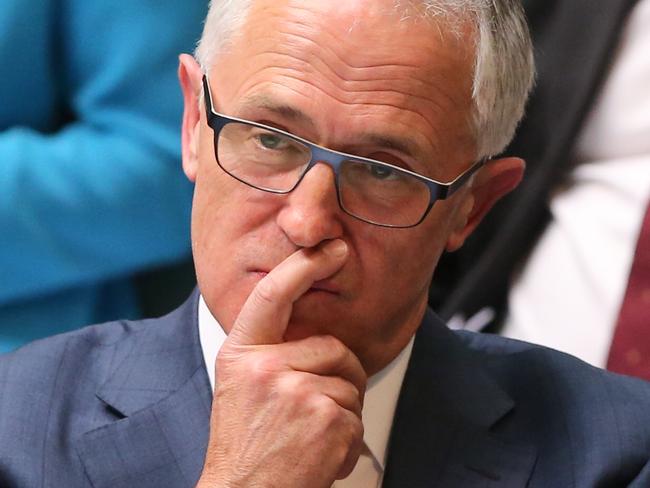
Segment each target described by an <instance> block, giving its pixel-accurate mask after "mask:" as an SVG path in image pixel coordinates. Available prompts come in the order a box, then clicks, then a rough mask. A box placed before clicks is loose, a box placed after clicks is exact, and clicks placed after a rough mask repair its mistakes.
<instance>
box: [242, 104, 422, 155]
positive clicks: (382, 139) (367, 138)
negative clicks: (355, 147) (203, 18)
mask: <svg viewBox="0 0 650 488" xmlns="http://www.w3.org/2000/svg"><path fill="white" fill-rule="evenodd" d="M242 105H243V106H249V107H255V108H257V109H259V108H261V109H264V110H267V111H269V112H272V113H275V114H277V115H279V116H281V117H283V118H285V119H288V120H290V121H291V122H294V123H296V124H302V125H307V126H309V127H310V128H312V129H313V128H315V127H316V124H315V123H314V121H313V120H312V118H311V117H310V116H309V115H307V114H306V113H305V112H303V111H302V110H300V109H298V108H296V107H293V106H291V105H288V104H284V103H278V102H277V101H276V100H274V99H273V98H271V97H269V96H268V95H266V94H264V93H255V94H252V95H250V96H248V97H246V98H244V99H243V102H242ZM358 142H359V144H367V145H372V146H377V147H380V148H384V149H392V150H394V151H398V152H401V153H403V154H405V155H406V156H408V157H410V158H412V159H414V160H418V157H421V156H422V150H421V149H420V148H419V146H418V145H417V144H416V143H415V142H414V141H413V140H411V139H407V138H400V137H394V136H391V135H388V134H380V133H373V132H367V133H364V134H363V135H361V137H360V138H359V141H358Z"/></svg>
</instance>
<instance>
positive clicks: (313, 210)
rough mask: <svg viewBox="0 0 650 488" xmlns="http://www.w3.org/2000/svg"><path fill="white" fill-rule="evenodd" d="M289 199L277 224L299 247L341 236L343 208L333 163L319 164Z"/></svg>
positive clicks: (304, 178)
mask: <svg viewBox="0 0 650 488" xmlns="http://www.w3.org/2000/svg"><path fill="white" fill-rule="evenodd" d="M285 198H286V203H285V205H284V206H283V207H282V209H281V210H280V212H279V213H278V215H277V223H278V225H279V227H280V228H281V229H282V230H283V232H284V233H285V234H286V236H287V237H288V238H289V239H290V240H291V242H293V243H294V244H295V245H296V246H298V247H315V246H317V245H318V244H320V243H321V242H322V241H324V240H329V239H335V238H338V237H341V235H342V233H343V226H342V223H341V210H340V208H339V204H338V200H337V197H336V184H335V180H334V173H333V170H332V168H331V167H330V166H328V165H327V164H324V163H318V164H316V165H315V166H314V167H313V168H311V169H310V170H309V171H308V172H307V174H305V176H304V177H303V179H302V181H301V182H300V184H299V185H298V186H297V187H296V188H295V189H294V190H293V191H292V192H291V193H289V194H288V195H287V196H286V197H285Z"/></svg>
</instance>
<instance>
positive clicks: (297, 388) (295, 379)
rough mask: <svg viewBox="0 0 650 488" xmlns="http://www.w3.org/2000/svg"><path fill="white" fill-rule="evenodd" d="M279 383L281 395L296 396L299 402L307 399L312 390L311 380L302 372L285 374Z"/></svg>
mask: <svg viewBox="0 0 650 488" xmlns="http://www.w3.org/2000/svg"><path fill="white" fill-rule="evenodd" d="M277 385H278V386H277V388H278V390H279V393H280V394H281V395H284V396H287V397H291V398H295V399H296V400H297V401H299V402H303V401H306V400H307V398H308V397H309V395H310V393H311V392H312V388H311V384H310V382H309V381H308V380H307V378H305V377H304V376H303V375H301V374H296V373H294V374H286V375H283V376H282V377H281V378H280V379H279V380H278V383H277Z"/></svg>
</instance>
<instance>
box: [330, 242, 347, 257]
mask: <svg viewBox="0 0 650 488" xmlns="http://www.w3.org/2000/svg"><path fill="white" fill-rule="evenodd" d="M324 251H325V253H326V254H329V255H330V256H333V257H335V258H340V257H341V256H345V254H347V252H348V245H347V244H346V243H345V242H344V241H342V240H341V239H336V240H334V241H330V242H328V243H327V246H325V249H324Z"/></svg>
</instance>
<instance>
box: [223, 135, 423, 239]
mask: <svg viewBox="0 0 650 488" xmlns="http://www.w3.org/2000/svg"><path fill="white" fill-rule="evenodd" d="M216 147H217V160H218V162H219V164H220V165H221V167H222V168H223V169H224V170H225V171H226V172H228V173H230V174H231V175H232V176H234V177H235V178H238V179H240V180H242V181H244V182H246V183H248V184H249V185H252V186H254V187H257V188H259V189H262V190H273V191H279V192H288V191H290V190H291V189H293V188H294V187H295V185H296V184H297V183H298V181H299V180H300V178H301V177H302V175H303V173H304V171H305V169H306V168H307V166H308V165H309V162H310V161H311V157H312V154H311V149H310V148H309V146H307V145H305V144H303V143H301V142H300V141H296V140H295V139H292V138H290V137H287V136H285V135H284V134H281V133H277V132H272V131H269V130H267V129H263V128H260V127H255V126H252V125H248V124H244V123H239V122H229V123H228V124H226V125H225V126H224V127H223V128H222V130H221V131H220V133H219V137H218V140H217V141H216ZM337 182H338V192H339V199H340V203H341V206H342V207H343V208H344V209H345V210H346V211H347V212H348V213H350V214H352V215H355V216H357V217H359V218H361V219H363V220H367V221H370V222H374V223H377V224H381V225H391V226H410V225H414V224H416V223H418V222H419V221H420V219H421V218H422V216H423V215H424V213H425V212H426V210H427V208H428V205H429V202H430V192H429V188H428V186H427V185H426V184H425V183H424V182H423V181H421V180H419V179H418V178H415V177H414V176H412V175H409V174H408V173H403V172H400V171H397V170H393V169H392V168H389V167H386V166H383V165H379V164H373V163H371V162H368V161H362V160H345V161H343V162H342V164H341V166H340V169H339V174H338V178H337Z"/></svg>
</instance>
